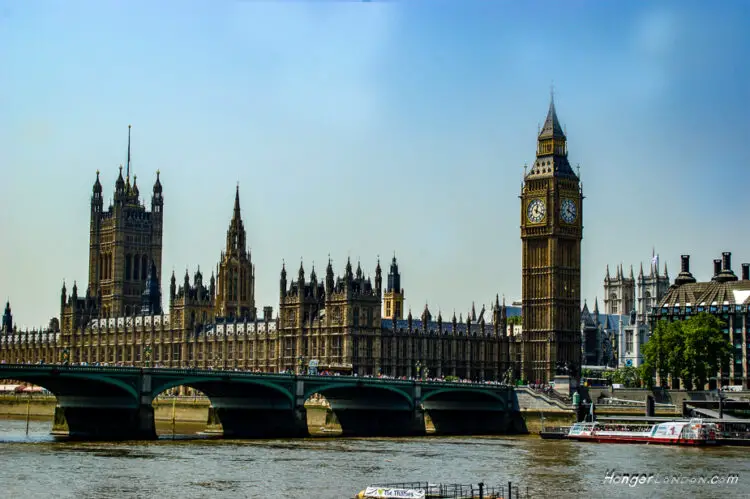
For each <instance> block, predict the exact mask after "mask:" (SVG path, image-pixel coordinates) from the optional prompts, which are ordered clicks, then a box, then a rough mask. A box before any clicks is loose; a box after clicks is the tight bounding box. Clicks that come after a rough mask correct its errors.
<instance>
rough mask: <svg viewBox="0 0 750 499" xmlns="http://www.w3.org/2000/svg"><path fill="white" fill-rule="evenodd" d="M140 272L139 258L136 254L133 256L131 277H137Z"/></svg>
mask: <svg viewBox="0 0 750 499" xmlns="http://www.w3.org/2000/svg"><path fill="white" fill-rule="evenodd" d="M140 273H141V259H140V258H138V255H134V256H133V279H138V275H139V274H140Z"/></svg>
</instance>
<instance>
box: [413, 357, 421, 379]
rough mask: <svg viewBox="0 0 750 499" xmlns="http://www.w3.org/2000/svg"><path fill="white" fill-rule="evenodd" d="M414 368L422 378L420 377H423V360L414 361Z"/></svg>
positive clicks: (418, 376) (418, 377)
mask: <svg viewBox="0 0 750 499" xmlns="http://www.w3.org/2000/svg"><path fill="white" fill-rule="evenodd" d="M414 368H415V369H416V371H417V375H416V378H417V379H420V377H421V371H422V362H420V361H417V362H415V363H414Z"/></svg>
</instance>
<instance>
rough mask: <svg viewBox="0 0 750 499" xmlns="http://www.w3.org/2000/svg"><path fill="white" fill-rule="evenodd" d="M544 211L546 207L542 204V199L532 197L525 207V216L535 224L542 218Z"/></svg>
mask: <svg viewBox="0 0 750 499" xmlns="http://www.w3.org/2000/svg"><path fill="white" fill-rule="evenodd" d="M546 212H547V209H546V207H545V206H544V201H543V200H541V199H538V198H537V199H532V200H531V202H530V203H529V205H528V207H527V208H526V218H528V219H529V222H531V223H535V224H537V223H539V222H541V221H542V220H544V215H545V213H546Z"/></svg>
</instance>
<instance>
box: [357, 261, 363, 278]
mask: <svg viewBox="0 0 750 499" xmlns="http://www.w3.org/2000/svg"><path fill="white" fill-rule="evenodd" d="M357 279H362V267H361V266H360V265H359V260H357Z"/></svg>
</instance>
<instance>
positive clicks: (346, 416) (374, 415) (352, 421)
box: [333, 409, 426, 437]
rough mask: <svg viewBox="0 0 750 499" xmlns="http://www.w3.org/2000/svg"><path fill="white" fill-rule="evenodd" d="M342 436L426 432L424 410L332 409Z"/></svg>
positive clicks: (390, 435)
mask: <svg viewBox="0 0 750 499" xmlns="http://www.w3.org/2000/svg"><path fill="white" fill-rule="evenodd" d="M333 412H334V414H335V415H336V418H337V419H338V421H339V424H340V425H341V431H342V436H344V437H409V436H422V435H425V434H426V429H425V421H424V412H423V411H422V410H420V409H416V410H408V411H404V410H382V409H333Z"/></svg>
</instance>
